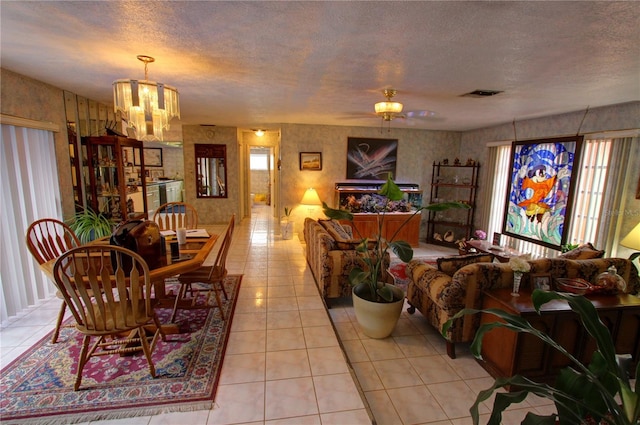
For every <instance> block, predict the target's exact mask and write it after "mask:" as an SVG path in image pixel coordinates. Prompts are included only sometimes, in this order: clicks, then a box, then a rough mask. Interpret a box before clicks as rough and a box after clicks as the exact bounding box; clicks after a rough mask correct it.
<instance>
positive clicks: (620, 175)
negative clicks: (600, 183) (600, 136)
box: [594, 137, 640, 257]
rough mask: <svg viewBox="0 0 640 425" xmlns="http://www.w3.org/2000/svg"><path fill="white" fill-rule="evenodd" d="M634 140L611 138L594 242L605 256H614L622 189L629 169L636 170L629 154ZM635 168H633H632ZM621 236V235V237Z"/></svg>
mask: <svg viewBox="0 0 640 425" xmlns="http://www.w3.org/2000/svg"><path fill="white" fill-rule="evenodd" d="M639 142H640V140H638V138H637V137H621V138H616V139H613V146H612V149H611V155H610V157H609V163H608V164H607V166H608V169H609V173H608V174H609V175H608V176H607V180H606V182H605V188H604V191H603V192H604V196H603V200H602V207H601V210H600V223H599V225H598V233H597V237H596V238H595V239H594V240H595V244H596V247H598V248H599V249H604V250H605V252H606V256H607V257H609V256H616V255H617V246H618V237H619V235H618V232H619V227H620V221H621V219H622V218H623V215H622V213H623V212H624V211H625V205H624V189H625V187H627V184H626V180H627V178H628V176H629V175H630V174H631V173H630V171H631V167H638V163H637V161H638V159H639V158H634V157H633V155H632V151H633V150H632V146H633V144H635V143H639ZM636 169H637V168H636ZM622 236H624V235H622Z"/></svg>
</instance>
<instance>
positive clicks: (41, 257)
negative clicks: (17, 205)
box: [26, 218, 81, 344]
mask: <svg viewBox="0 0 640 425" xmlns="http://www.w3.org/2000/svg"><path fill="white" fill-rule="evenodd" d="M26 240H27V248H28V249H29V252H30V253H31V255H33V257H34V258H35V259H36V261H37V262H38V264H44V263H46V262H47V261H52V260H55V259H56V258H58V257H59V256H61V255H62V254H63V253H65V252H67V251H68V250H70V249H71V248H75V247H77V246H80V245H81V243H80V240H79V239H78V237H77V236H76V234H75V233H74V232H73V230H71V228H70V227H69V226H68V225H67V224H65V223H64V222H62V221H60V220H56V219H55V218H43V219H40V220H37V221H34V222H33V223H31V225H30V226H29V227H28V228H27V236H26ZM56 296H57V297H58V298H60V299H61V300H62V305H61V306H60V312H59V313H58V318H57V319H56V327H55V329H54V330H53V336H52V337H51V342H52V343H53V344H55V343H56V342H58V336H59V335H60V327H61V326H62V321H63V320H64V315H65V313H66V311H67V303H66V302H65V301H64V299H63V298H62V294H61V293H60V291H57V293H56Z"/></svg>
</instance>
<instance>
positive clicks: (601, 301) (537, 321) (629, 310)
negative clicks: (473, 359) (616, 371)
mask: <svg viewBox="0 0 640 425" xmlns="http://www.w3.org/2000/svg"><path fill="white" fill-rule="evenodd" d="M588 298H589V300H590V301H591V302H592V303H593V304H594V306H595V307H596V309H597V311H598V315H599V317H600V320H601V321H602V322H603V323H604V324H605V325H606V326H607V327H608V328H609V331H610V332H611V336H612V338H613V341H614V343H615V347H616V353H618V354H627V353H628V354H631V355H632V357H633V370H635V367H636V364H637V362H638V358H639V356H640V298H638V297H636V296H633V295H626V294H624V295H600V296H589V297H588ZM482 308H483V309H487V308H498V309H501V310H505V311H507V312H509V313H513V314H518V315H520V316H522V317H523V318H525V319H526V320H527V321H528V322H529V323H531V324H532V325H533V326H534V327H536V329H539V330H541V331H543V332H545V333H547V334H548V335H549V336H551V337H552V338H553V339H554V340H555V341H557V342H558V343H560V344H561V345H562V346H563V347H564V348H565V349H567V351H569V352H570V353H571V354H572V355H573V356H575V357H576V358H577V359H578V360H580V361H581V362H583V363H584V364H588V363H589V362H590V360H591V356H592V354H593V352H594V350H595V348H596V345H595V341H594V340H593V338H591V336H589V335H588V334H587V332H586V331H585V330H584V328H583V326H582V323H581V322H580V319H579V316H578V315H577V314H575V313H574V312H573V311H572V310H571V309H570V308H569V305H568V304H567V303H566V302H564V301H559V300H556V301H552V302H549V303H547V304H545V305H544V306H543V307H542V310H541V314H540V315H538V313H537V312H536V311H535V309H534V308H533V304H532V302H531V293H530V292H528V291H526V290H525V291H520V296H519V297H513V296H511V290H510V289H509V288H502V289H498V290H491V291H486V292H484V294H483V305H482ZM496 320H497V318H496V316H493V315H491V314H484V313H483V314H482V315H481V318H480V321H481V323H490V322H494V321H496ZM482 357H483V359H484V361H482V362H480V363H481V365H482V366H483V367H484V368H485V369H486V370H487V371H488V372H489V373H490V374H491V375H492V376H493V377H495V378H498V377H509V376H513V375H516V374H520V375H523V376H526V377H527V378H530V379H533V380H536V381H541V382H547V383H553V382H554V380H555V378H556V376H557V375H558V372H559V371H560V369H562V368H564V367H566V366H568V365H570V364H571V361H570V360H569V359H568V358H566V357H565V356H564V355H562V354H561V353H560V352H558V351H557V350H555V349H553V348H551V347H549V346H548V345H547V344H545V343H544V342H542V341H540V340H539V339H538V338H536V337H534V336H533V335H530V334H525V333H517V332H513V331H510V330H508V329H504V328H495V329H493V330H491V331H490V332H488V333H486V334H485V336H484V339H483V342H482Z"/></svg>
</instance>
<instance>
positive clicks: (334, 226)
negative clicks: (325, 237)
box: [318, 220, 376, 250]
mask: <svg viewBox="0 0 640 425" xmlns="http://www.w3.org/2000/svg"><path fill="white" fill-rule="evenodd" d="M318 222H319V223H320V224H321V225H322V227H324V228H325V229H326V230H327V233H329V235H331V237H332V238H333V240H335V241H336V246H337V247H338V249H343V250H349V249H356V248H357V247H358V245H360V244H361V243H362V239H353V238H352V237H351V235H350V234H349V233H348V232H347V231H346V230H344V227H342V225H341V224H340V222H339V221H336V220H318ZM375 246H376V241H372V240H370V241H369V243H368V244H367V248H368V249H373V248H375Z"/></svg>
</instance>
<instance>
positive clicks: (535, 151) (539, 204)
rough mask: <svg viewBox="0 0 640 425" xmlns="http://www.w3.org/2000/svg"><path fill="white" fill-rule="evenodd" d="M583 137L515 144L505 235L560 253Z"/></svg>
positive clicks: (510, 172)
mask: <svg viewBox="0 0 640 425" xmlns="http://www.w3.org/2000/svg"><path fill="white" fill-rule="evenodd" d="M582 139H583V136H572V137H559V138H553V139H541V140H529V141H519V142H513V143H512V146H511V164H510V167H509V177H508V183H507V184H508V187H507V196H506V198H507V200H506V205H505V220H504V224H503V231H502V233H504V234H507V235H509V236H511V237H514V238H518V239H523V240H526V241H529V242H532V243H535V244H538V245H543V246H546V247H549V248H552V249H556V250H558V251H559V250H560V247H561V246H562V245H564V244H565V243H566V239H567V232H568V229H569V224H570V223H569V220H570V218H571V212H572V209H573V193H574V192H575V184H574V182H573V179H574V176H575V174H576V171H577V170H578V159H579V158H580V150H581V148H582Z"/></svg>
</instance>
